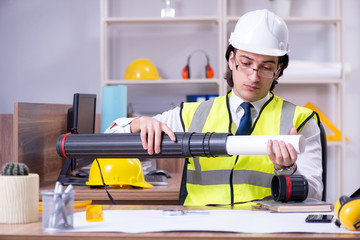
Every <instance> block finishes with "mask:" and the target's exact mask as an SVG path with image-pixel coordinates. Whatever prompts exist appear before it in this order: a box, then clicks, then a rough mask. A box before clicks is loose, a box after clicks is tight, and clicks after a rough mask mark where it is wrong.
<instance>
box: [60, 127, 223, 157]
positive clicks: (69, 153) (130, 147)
mask: <svg viewBox="0 0 360 240" xmlns="http://www.w3.org/2000/svg"><path fill="white" fill-rule="evenodd" d="M175 135H176V142H173V141H171V139H170V137H169V136H168V135H166V134H163V136H162V142H161V152H160V153H159V154H155V153H154V154H153V155H149V154H148V153H147V151H146V150H145V149H144V148H143V146H142V143H141V138H140V133H113V134H64V135H61V136H60V137H59V138H58V140H57V143H56V150H57V152H58V154H59V155H60V156H61V157H65V158H70V159H78V158H149V157H156V158H180V157H193V156H199V157H200V156H206V157H216V156H224V155H228V154H227V152H226V139H227V136H228V135H229V134H227V133H188V132H186V133H175Z"/></svg>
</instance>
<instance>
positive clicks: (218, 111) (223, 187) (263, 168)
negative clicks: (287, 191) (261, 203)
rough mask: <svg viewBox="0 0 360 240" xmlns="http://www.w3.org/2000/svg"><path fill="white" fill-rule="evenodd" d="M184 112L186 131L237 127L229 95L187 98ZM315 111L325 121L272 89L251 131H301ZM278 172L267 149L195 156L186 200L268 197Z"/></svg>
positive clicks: (193, 202)
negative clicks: (258, 152) (264, 151)
mask: <svg viewBox="0 0 360 240" xmlns="http://www.w3.org/2000/svg"><path fill="white" fill-rule="evenodd" d="M230 94H231V93H229V94H228V96H230ZM180 114H181V120H182V124H183V127H184V131H185V132H202V133H206V132H218V133H224V132H225V133H226V132H227V133H232V132H231V125H232V121H231V114H230V110H229V100H228V97H227V96H221V97H217V98H215V99H212V100H209V101H205V102H201V103H199V102H196V103H183V104H182V106H181V113H180ZM313 117H314V118H315V119H316V120H317V121H318V122H319V119H318V116H317V114H316V113H315V112H313V111H312V110H310V109H307V108H304V107H300V106H296V105H294V104H292V103H290V102H287V101H285V100H284V99H282V98H279V97H277V96H275V95H273V94H272V93H271V95H270V99H269V100H268V101H267V102H266V103H265V104H264V106H263V107H262V109H261V110H260V112H259V116H258V118H257V119H256V121H255V123H254V124H253V127H252V130H251V133H250V134H251V135H286V134H289V133H290V129H291V128H292V127H295V128H297V130H298V132H301V130H302V128H303V127H304V126H305V124H306V123H307V122H308V120H309V119H311V118H313ZM232 134H234V133H232ZM273 172H274V168H273V164H272V162H271V161H270V160H269V157H268V156H267V155H256V156H250V155H241V156H228V157H216V158H206V157H195V158H189V159H187V170H186V172H184V179H183V184H182V189H181V195H182V196H180V204H184V205H206V204H233V203H234V202H242V201H250V200H253V199H261V198H264V197H266V196H269V195H271V189H270V184H271V179H272V176H273ZM185 174H186V175H185ZM185 179H186V185H185V184H184V183H185ZM185 186H186V188H185V189H184V187H185ZM184 193H185V194H184Z"/></svg>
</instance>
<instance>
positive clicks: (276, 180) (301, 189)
mask: <svg viewBox="0 0 360 240" xmlns="http://www.w3.org/2000/svg"><path fill="white" fill-rule="evenodd" d="M308 192H309V185H308V181H307V179H306V178H305V176H303V175H291V176H288V175H274V177H273V178H272V180H271V194H272V196H273V198H274V200H275V201H281V202H287V201H299V202H302V201H304V200H305V199H306V198H307V196H308Z"/></svg>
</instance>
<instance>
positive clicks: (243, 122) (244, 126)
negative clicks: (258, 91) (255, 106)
mask: <svg viewBox="0 0 360 240" xmlns="http://www.w3.org/2000/svg"><path fill="white" fill-rule="evenodd" d="M240 106H241V107H242V108H243V109H244V111H245V113H244V115H243V116H242V118H241V119H240V124H239V127H238V129H237V130H236V135H248V134H249V133H250V130H251V123H252V120H251V107H252V105H251V103H248V102H243V103H242V104H240Z"/></svg>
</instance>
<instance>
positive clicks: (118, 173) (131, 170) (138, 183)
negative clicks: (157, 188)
mask: <svg viewBox="0 0 360 240" xmlns="http://www.w3.org/2000/svg"><path fill="white" fill-rule="evenodd" d="M97 160H98V161H99V165H100V169H101V173H102V176H103V178H104V182H105V184H106V185H120V187H122V186H123V185H130V186H134V187H141V188H153V187H154V186H153V185H151V184H150V183H148V182H146V181H145V178H144V171H143V168H142V165H141V163H140V160H139V159H137V158H98V159H97ZM86 185H89V186H103V185H104V184H103V182H102V179H101V175H100V170H99V166H98V164H97V162H96V159H95V160H94V161H93V163H92V164H91V167H90V173H89V181H87V182H86Z"/></svg>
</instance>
